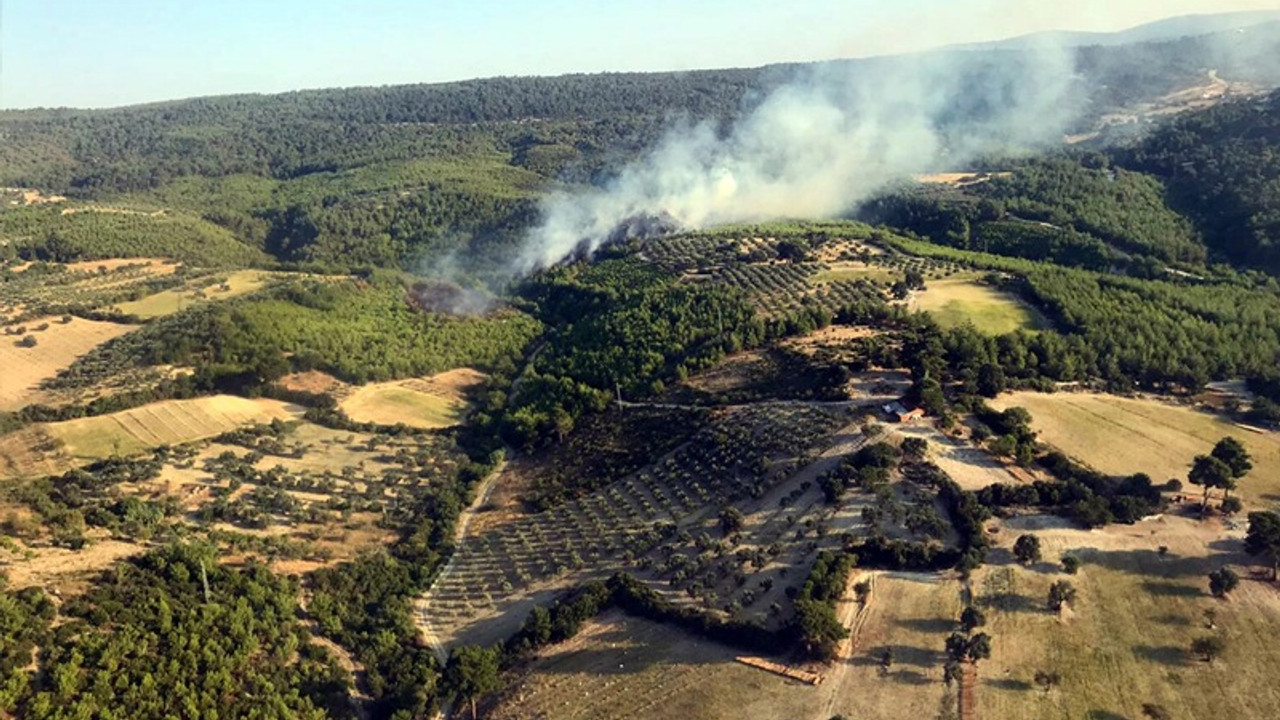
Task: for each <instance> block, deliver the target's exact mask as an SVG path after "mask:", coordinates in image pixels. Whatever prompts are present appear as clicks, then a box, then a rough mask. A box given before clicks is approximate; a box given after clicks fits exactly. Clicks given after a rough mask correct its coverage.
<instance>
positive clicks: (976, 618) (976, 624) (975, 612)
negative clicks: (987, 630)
mask: <svg viewBox="0 0 1280 720" xmlns="http://www.w3.org/2000/svg"><path fill="white" fill-rule="evenodd" d="M986 624H987V616H986V615H984V614H983V613H982V611H981V610H979V609H978V608H976V607H974V606H972V605H970V606H969V607H967V608H965V609H964V611H963V612H961V613H960V629H962V630H964V632H966V633H971V632H973V631H974V630H977V629H978V628H980V627H982V626H983V625H986Z"/></svg>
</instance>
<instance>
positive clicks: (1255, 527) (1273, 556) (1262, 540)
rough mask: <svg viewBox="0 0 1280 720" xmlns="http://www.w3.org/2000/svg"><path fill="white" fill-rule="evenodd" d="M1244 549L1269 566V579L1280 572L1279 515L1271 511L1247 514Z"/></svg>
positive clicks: (1274, 577)
mask: <svg viewBox="0 0 1280 720" xmlns="http://www.w3.org/2000/svg"><path fill="white" fill-rule="evenodd" d="M1244 549H1245V552H1247V553H1249V554H1250V555H1256V556H1260V557H1262V558H1263V559H1264V560H1266V561H1267V564H1268V565H1270V566H1271V579H1272V580H1275V579H1276V574H1277V571H1280V514H1276V513H1275V512H1273V511H1271V510H1260V511H1257V512H1251V513H1249V530H1248V532H1247V533H1245V536H1244Z"/></svg>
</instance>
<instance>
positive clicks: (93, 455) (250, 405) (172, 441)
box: [44, 395, 302, 459]
mask: <svg viewBox="0 0 1280 720" xmlns="http://www.w3.org/2000/svg"><path fill="white" fill-rule="evenodd" d="M301 415H302V408H300V407H298V406H296V405H290V404H288V403H284V402H280V401H279V400H268V399H265V398H263V399H257V400H249V399H246V398H242V397H235V396H233V395H214V396H212V397H205V398H198V399H195V400H165V401H163V402H157V403H151V404H149V405H143V406H142V407H138V408H134V409H132V410H124V411H122V412H118V413H112V414H110V415H100V416H98V417H88V418H81V419H78V420H68V421H66V422H59V423H50V424H48V425H45V426H44V429H45V432H47V433H48V434H49V435H50V436H51V437H52V438H54V440H56V441H61V442H62V443H63V447H65V449H66V451H67V452H68V453H69V454H70V455H72V456H73V457H76V458H81V459H99V458H106V457H111V456H113V455H122V456H127V455H133V454H135V453H139V452H142V451H144V450H147V449H151V448H156V447H160V446H162V445H181V444H183V443H189V442H194V441H196V440H203V439H205V438H210V437H214V436H215V435H220V434H222V433H224V432H227V431H228V430H234V429H235V428H238V427H241V426H244V425H250V424H253V423H266V422H270V421H272V420H274V419H277V418H278V419H281V420H290V419H294V418H297V417H300V416H301Z"/></svg>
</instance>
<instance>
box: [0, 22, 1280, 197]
mask: <svg viewBox="0 0 1280 720" xmlns="http://www.w3.org/2000/svg"><path fill="white" fill-rule="evenodd" d="M1248 37H1249V40H1248V42H1247V43H1245V44H1243V45H1242V44H1241V43H1240V42H1239V40H1238V39H1237V38H1235V37H1233V36H1231V35H1229V34H1217V35H1205V36H1200V37H1190V38H1182V39H1179V40H1173V41H1165V42H1157V43H1140V44H1131V45H1125V46H1120V47H1104V46H1095V47H1085V48H1077V49H1074V50H1072V52H1074V53H1076V55H1077V65H1078V67H1079V70H1080V78H1081V90H1082V92H1084V93H1086V95H1087V96H1088V99H1089V100H1091V101H1092V102H1093V103H1094V112H1095V114H1096V113H1098V112H1101V111H1102V110H1103V109H1105V108H1109V107H1113V106H1115V105H1119V104H1125V103H1132V102H1137V101H1141V100H1145V99H1149V98H1152V97H1158V96H1160V95H1163V94H1165V93H1167V92H1169V91H1171V90H1174V89H1178V88H1182V87H1186V86H1188V85H1190V84H1193V83H1194V82H1195V81H1197V80H1199V79H1203V77H1204V73H1205V70H1206V69H1209V68H1216V69H1217V70H1218V72H1219V74H1220V75H1221V76H1223V77H1225V78H1228V79H1230V80H1236V81H1249V82H1258V83H1266V84H1276V83H1277V81H1280V63H1277V62H1275V61H1274V59H1275V58H1276V57H1280V23H1276V24H1271V25H1263V26H1259V27H1258V28H1255V29H1253V30H1251V31H1250V33H1249V36H1248ZM1227 47H1231V48H1232V52H1230V53H1225V52H1224V48H1227ZM1022 53H1023V51H1017V50H999V51H995V50H993V51H956V50H952V51H940V52H938V53H932V54H925V55H919V56H910V57H905V58H872V59H864V60H848V61H835V62H829V63H814V64H805V65H775V66H768V67H764V68H756V69H737V70H704V71H690V72H669V73H608V74H599V75H566V76H561V77H525V78H515V77H508V78H493V79H485V80H472V81H466V82H455V83H444V84H433V85H405V86H395V87H381V88H351V89H333V90H311V91H302V92H292V93H285V94H281V95H269V96H264V95H233V96H222V97H209V98H197V99H191V100H181V101H174V102H165V103H157V104H151V105H142V106H135V107H127V108H119V109H113V110H99V111H86V110H31V111H10V112H0V139H2V140H3V142H0V184H6V185H31V186H39V187H42V188H44V189H47V190H56V191H75V192H79V193H95V192H98V193H101V192H117V191H129V190H139V189H145V188H150V187H155V186H157V185H160V184H163V183H164V182H165V181H167V180H169V179H171V178H173V177H175V176H183V175H201V176H206V177H210V176H221V175H227V174H232V173H250V174H256V175H264V176H269V177H274V178H287V177H294V176H297V175H303V174H307V173H311V172H316V171H321V170H333V169H341V168H350V167H357V166H359V165H362V164H366V163H369V162H377V161H380V160H387V159H395V158H400V159H403V158H405V157H410V156H412V155H413V154H417V155H422V154H424V153H427V152H429V151H430V150H431V149H432V147H433V145H435V146H438V145H439V144H440V143H442V142H445V141H444V140H441V139H440V136H441V135H442V133H444V130H445V128H442V127H440V126H448V130H449V131H450V132H449V133H448V134H452V135H456V134H458V133H463V134H466V135H469V136H470V135H473V134H475V133H476V132H477V128H476V127H475V126H474V124H477V123H479V124H489V123H519V122H526V123H527V122H529V121H538V122H539V123H544V124H550V125H555V126H557V127H558V128H559V131H560V132H561V134H562V135H564V133H565V132H566V128H565V125H566V124H567V125H568V126H570V127H569V129H568V135H567V136H564V138H563V139H565V140H567V141H568V143H569V144H570V145H575V146H582V147H583V148H585V149H586V150H587V151H588V153H589V154H590V152H591V151H598V152H601V153H603V150H601V148H603V147H612V144H611V142H610V141H612V140H615V139H616V137H617V136H625V137H636V136H638V137H640V139H643V138H644V137H645V136H646V135H647V134H651V133H652V132H653V128H654V127H657V126H659V125H661V124H662V123H663V122H665V121H666V120H668V119H669V118H670V117H671V116H673V115H677V114H680V115H688V116H691V117H694V118H729V117H732V116H734V115H735V114H737V113H739V112H741V111H742V110H743V109H744V108H748V107H750V106H751V105H752V104H753V103H754V102H757V101H758V100H759V99H761V98H763V97H764V96H765V95H766V94H767V93H768V91H769V90H771V89H773V88H775V87H777V86H778V85H779V84H781V83H783V82H787V81H789V80H792V79H794V78H796V77H803V74H804V73H806V72H812V71H822V72H827V71H835V72H837V73H839V74H840V75H841V77H846V76H847V78H848V79H849V81H850V82H851V83H857V82H858V79H859V78H867V77H872V76H874V75H876V74H879V73H882V72H883V71H884V70H885V69H886V67H887V66H888V65H893V64H900V63H928V64H937V63H942V64H948V63H952V62H953V61H955V60H956V59H958V58H959V57H961V56H963V57H964V58H965V59H966V60H967V61H969V62H972V61H973V58H974V56H975V55H977V54H982V55H985V56H986V58H985V62H989V63H990V64H991V65H1017V64H1019V63H1021V62H1024V61H1025V59H1026V58H1025V56H1024V55H1023V54H1022ZM601 125H603V126H604V127H601ZM637 126H639V127H637ZM481 129H483V128H481ZM526 134H528V133H524V134H519V133H517V134H516V137H517V138H519V137H523V136H524V135H526ZM579 135H583V136H585V137H579ZM623 145H624V147H623V150H624V151H625V149H626V148H625V143H624V144H623Z"/></svg>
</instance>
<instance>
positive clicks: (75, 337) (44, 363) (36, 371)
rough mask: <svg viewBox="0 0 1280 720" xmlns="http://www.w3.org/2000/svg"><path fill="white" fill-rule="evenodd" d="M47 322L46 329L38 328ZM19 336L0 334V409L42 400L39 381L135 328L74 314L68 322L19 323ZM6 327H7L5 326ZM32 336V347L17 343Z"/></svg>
mask: <svg viewBox="0 0 1280 720" xmlns="http://www.w3.org/2000/svg"><path fill="white" fill-rule="evenodd" d="M44 325H48V327H47V329H45V330H37V329H36V328H39V327H41V326H44ZM22 326H23V327H25V328H26V329H27V330H26V333H24V335H22V336H18V335H3V336H0V368H3V371H2V372H0V411H12V410H20V409H21V408H23V407H25V406H27V405H30V404H32V403H38V402H43V401H44V399H45V393H43V392H42V391H41V390H40V388H39V385H40V382H41V381H43V380H47V379H51V378H53V377H55V376H57V374H58V371H59V370H62V369H64V368H66V367H68V366H70V365H71V363H72V362H73V361H75V360H76V358H78V357H80V356H81V355H84V354H85V353H87V352H89V351H90V350H92V349H93V348H95V347H97V346H98V345H101V344H102V343H104V342H106V341H108V340H111V339H112V338H116V337H119V336H121V335H124V334H125V333H127V332H130V331H132V330H136V329H137V328H136V327H135V326H133V325H123V324H120V323H111V322H99V321H96V320H85V319H83V318H78V317H73V318H71V320H70V322H63V321H62V320H60V319H58V318H53V317H45V318H37V319H35V320H31V321H28V322H25V323H23V324H22ZM6 329H8V328H6ZM28 336H30V337H33V338H35V341H36V345H35V347H21V346H19V345H18V343H19V341H20V340H21V339H22V338H23V337H28Z"/></svg>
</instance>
